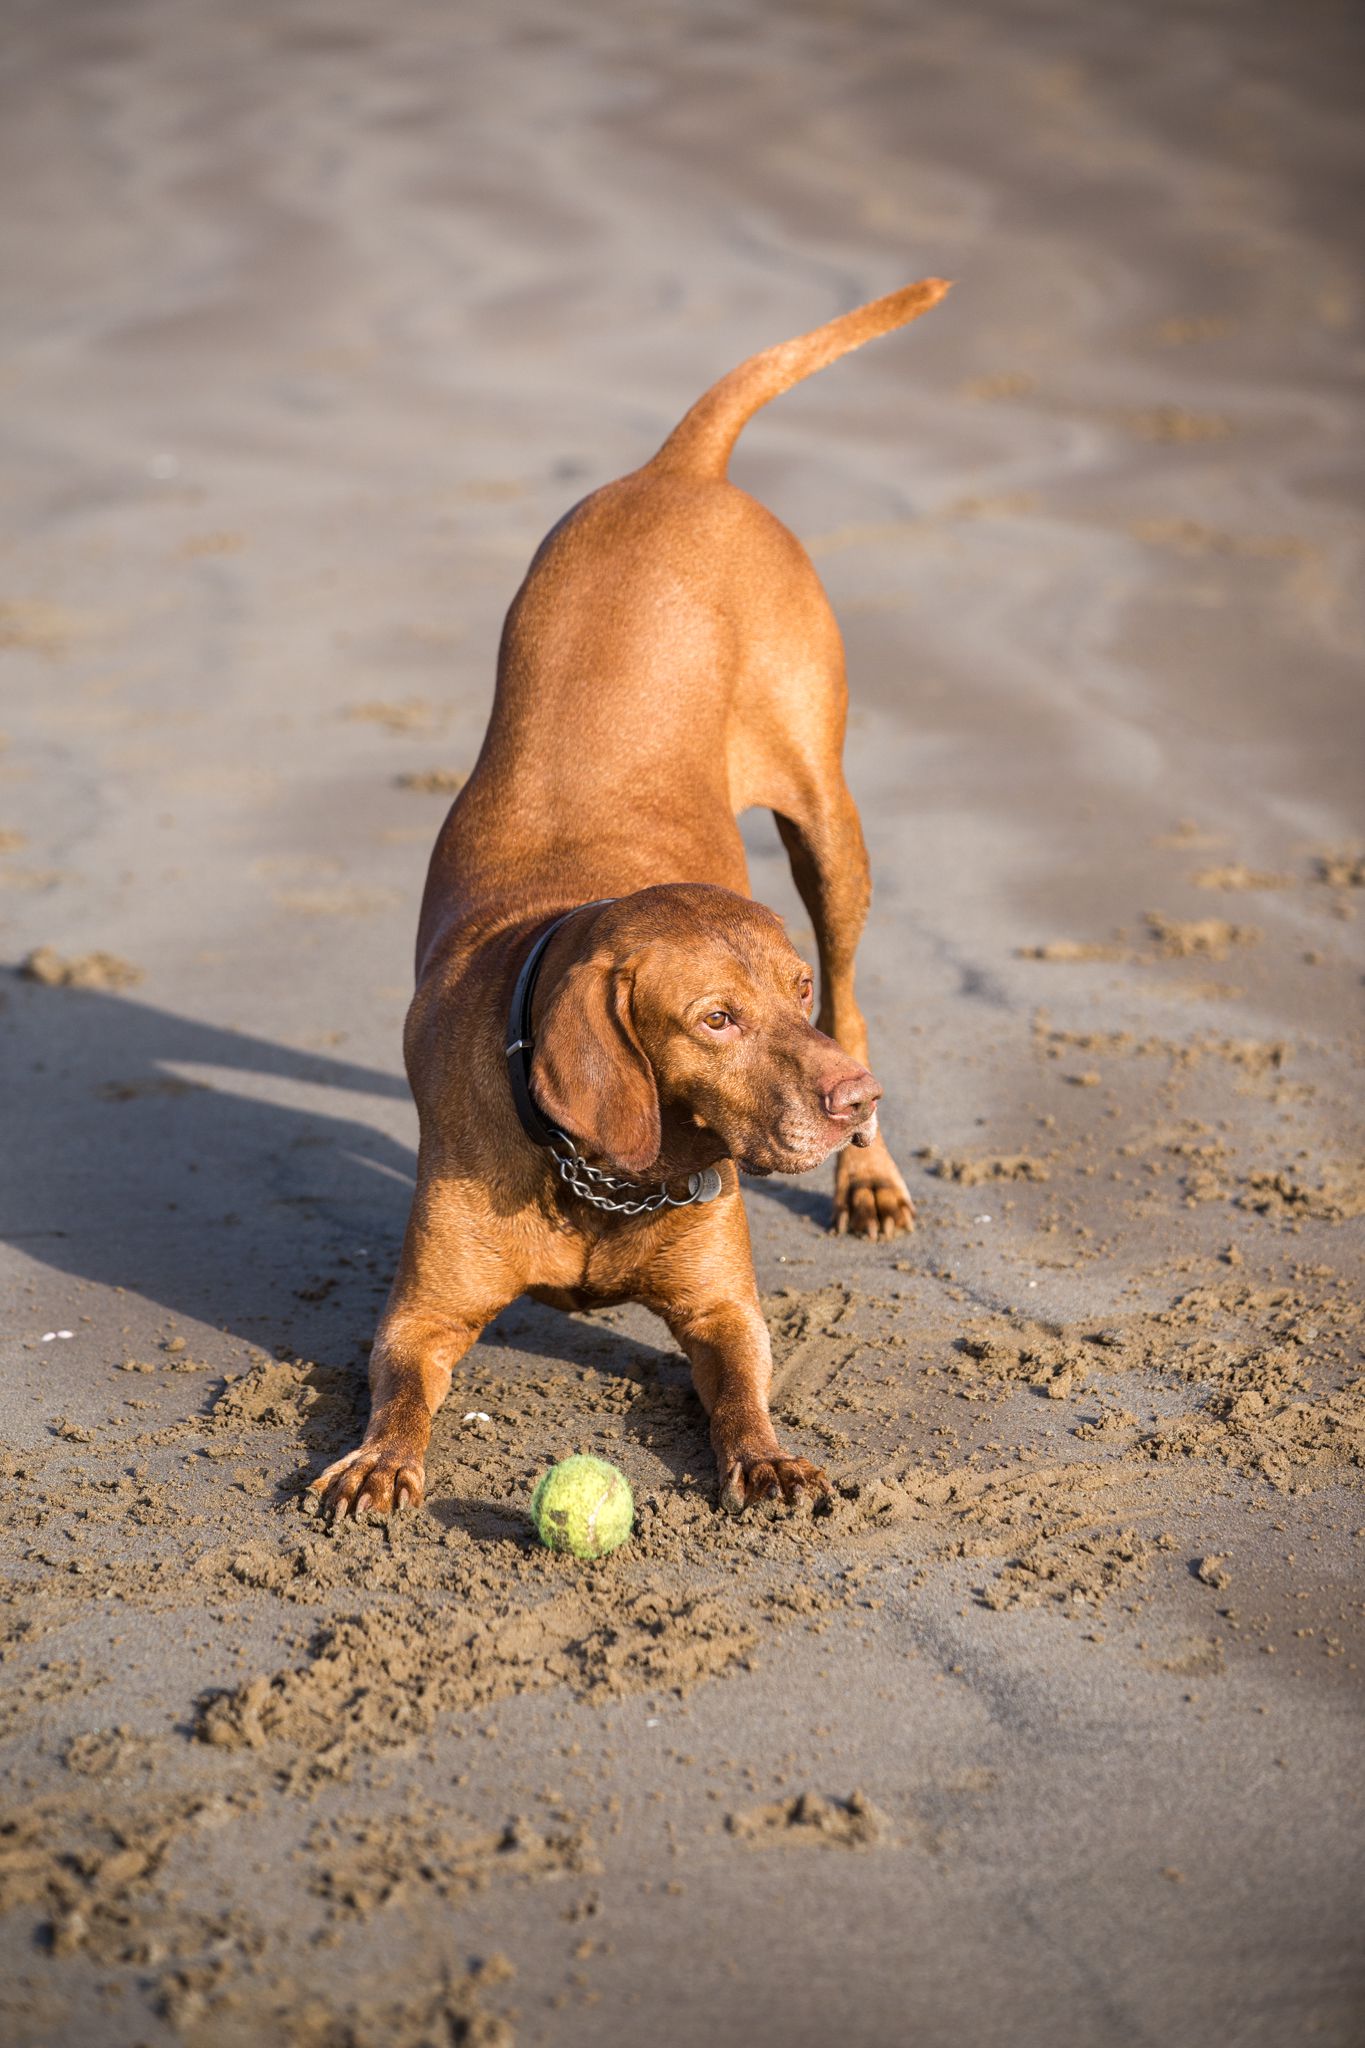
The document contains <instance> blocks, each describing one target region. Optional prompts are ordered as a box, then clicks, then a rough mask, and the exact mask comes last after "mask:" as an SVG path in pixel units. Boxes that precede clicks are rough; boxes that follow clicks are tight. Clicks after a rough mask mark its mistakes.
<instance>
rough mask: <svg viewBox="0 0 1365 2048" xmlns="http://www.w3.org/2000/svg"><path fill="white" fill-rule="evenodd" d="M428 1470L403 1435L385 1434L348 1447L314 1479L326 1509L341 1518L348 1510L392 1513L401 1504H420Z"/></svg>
mask: <svg viewBox="0 0 1365 2048" xmlns="http://www.w3.org/2000/svg"><path fill="white" fill-rule="evenodd" d="M425 1484H426V1474H425V1472H424V1470H423V1465H422V1459H421V1457H420V1455H419V1454H418V1453H417V1452H415V1451H414V1449H413V1447H412V1446H411V1445H410V1444H407V1443H405V1442H403V1441H402V1439H401V1438H387V1439H385V1438H381V1439H380V1440H379V1441H378V1442H376V1443H372V1444H362V1445H361V1446H360V1449H359V1450H358V1451H348V1452H347V1453H346V1456H345V1457H344V1458H338V1459H337V1461H336V1463H335V1465H329V1466H328V1467H327V1470H326V1471H325V1472H322V1473H320V1474H319V1475H318V1477H317V1478H316V1479H315V1480H313V1482H312V1484H311V1485H310V1487H309V1489H308V1490H309V1492H310V1493H316V1494H319V1495H320V1496H321V1498H322V1504H323V1509H324V1511H325V1512H326V1513H327V1514H330V1515H334V1516H335V1517H336V1518H337V1520H338V1521H339V1520H340V1519H341V1518H342V1516H344V1515H346V1514H348V1513H349V1514H352V1515H360V1514H363V1513H364V1512H365V1510H366V1509H367V1508H368V1509H370V1510H371V1511H372V1512H373V1513H374V1514H377V1515H387V1514H391V1513H392V1512H394V1511H395V1510H396V1509H398V1508H403V1507H414V1508H415V1507H420V1506H421V1504H422V1492H423V1488H424V1486H425Z"/></svg>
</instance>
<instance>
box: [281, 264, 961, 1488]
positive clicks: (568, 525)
mask: <svg viewBox="0 0 1365 2048" xmlns="http://www.w3.org/2000/svg"><path fill="white" fill-rule="evenodd" d="M947 289H948V287H947V285H946V284H944V283H943V282H941V281H940V280H938V279H933V278H931V279H926V280H925V281H924V282H922V283H920V284H914V285H910V286H908V287H907V288H906V289H905V290H903V291H899V292H893V293H892V294H891V295H890V296H889V297H887V298H884V299H878V300H877V301H876V302H875V303H874V304H872V305H869V306H864V307H862V308H861V309H860V310H859V311H858V312H855V313H849V314H847V315H846V316H845V317H844V318H843V319H841V320H835V321H832V322H831V323H830V324H829V325H828V326H827V327H821V328H818V329H817V330H816V331H815V332H814V333H813V334H808V335H805V336H802V337H801V338H800V339H798V340H796V341H789V342H785V343H783V344H782V345H781V346H780V347H778V348H773V349H769V350H768V351H767V352H766V353H765V354H763V355H759V356H755V357H753V358H752V359H751V360H750V361H749V362H746V363H742V364H741V365H740V367H739V368H738V369H737V370H732V371H731V373H730V375H729V376H728V377H725V378H722V380H721V382H720V383H719V384H717V385H715V386H714V388H713V389H712V390H710V391H709V392H707V394H706V396H705V397H704V398H702V399H701V400H700V401H699V403H698V404H697V405H695V406H694V407H693V408H692V410H691V412H689V413H688V415H687V417H686V418H685V419H684V420H683V421H682V423H681V425H680V426H679V427H677V428H676V429H675V431H674V432H673V433H672V434H671V435H670V437H669V439H668V440H667V441H666V442H665V443H664V445H663V447H662V448H661V449H660V450H659V452H658V454H657V455H656V456H655V457H654V459H653V461H652V462H648V463H646V464H645V466H644V468H643V469H639V470H636V471H635V473H634V474H633V475H631V476H627V477H623V478H622V479H621V481H620V482H618V483H614V484H609V485H607V486H606V488H605V489H603V490H600V491H596V492H594V494H593V495H592V496H591V497H590V498H587V499H585V500H584V502H583V503H582V504H581V505H579V506H577V507H576V508H575V509H574V510H573V511H572V512H570V513H569V514H568V516H567V517H566V518H565V519H563V520H561V522H560V524H559V525H558V526H557V527H555V529H554V530H553V532H552V533H551V534H550V535H549V537H548V539H546V540H545V541H544V543H543V544H542V546H541V548H540V550H539V552H538V553H537V555H536V558H535V560H534V561H533V563H532V564H531V568H530V572H529V573H528V575H527V578H526V581H525V582H524V583H523V585H522V587H521V589H520V591H519V592H518V593H517V597H516V599H515V601H514V603H513V605H512V608H511V611H510V612H509V613H508V616H507V623H506V626H505V628H504V631H503V639H502V648H501V653H500V656H499V662H498V682H497V693H496V696H495V699H494V704H493V714H492V718H491V720H490V722H489V727H488V733H487V736H486V738H485V740H484V744H483V751H482V752H481V754H480V756H479V760H478V763H477V766H476V767H475V769H474V772H473V774H472V775H471V777H470V779H469V782H468V783H467V784H466V786H465V788H464V789H463V790H462V791H461V792H460V795H459V797H458V798H457V799H456V802H455V804H454V805H453V806H452V808H451V811H450V815H449V817H448V818H447V819H446V822H445V825H444V827H443V829H442V831H441V835H440V838H439V839H438V841H437V843H436V849H435V852H434V853H433V855H432V861H431V870H430V874H429V876H428V880H427V888H426V897H425V900H424V902H423V905H422V917H421V924H420V927H419V931H418V940H417V993H416V996H415V998H414V1000H413V1004H412V1008H411V1010H410V1011H409V1014H408V1023H407V1031H406V1037H405V1050H406V1056H407V1067H408V1075H409V1078H410V1080H411V1083H412V1092H413V1094H414V1096H415V1097H416V1101H417V1108H418V1112H419V1115H420V1119H421V1143H420V1149H419V1152H418V1161H417V1188H416V1193H415V1196H414V1199H413V1204H412V1215H411V1218H410V1221H409V1223H408V1230H407V1237H406V1239H405V1241H404V1245H403V1251H402V1257H401V1260H400V1263H399V1268H398V1277H397V1279H396V1280H395V1282H394V1286H393V1291H392V1294H391V1296H390V1298H389V1303H388V1307H387V1308H386V1310H385V1312H384V1317H383V1321H382V1322H381V1324H380V1326H379V1331H378V1335H377V1337H376V1339H375V1345H374V1351H373V1354H372V1358H371V1363H370V1392H371V1412H370V1421H369V1427H368V1428H367V1430H366V1432H365V1440H364V1442H363V1443H362V1444H361V1446H360V1448H359V1449H358V1450H355V1451H352V1452H350V1453H349V1455H348V1456H346V1457H344V1458H342V1459H340V1460H339V1461H338V1463H336V1464H335V1465H332V1466H330V1467H329V1468H328V1470H327V1471H326V1472H324V1473H323V1474H322V1476H321V1478H319V1479H317V1480H315V1481H314V1482H313V1484H314V1488H315V1490H317V1491H319V1492H321V1493H323V1494H324V1495H325V1496H326V1500H327V1503H328V1505H329V1506H330V1507H331V1508H332V1509H333V1510H334V1511H335V1512H337V1513H340V1514H344V1513H345V1512H346V1510H347V1509H348V1508H351V1509H354V1510H355V1511H356V1512H357V1513H358V1512H359V1511H360V1510H361V1509H362V1508H366V1507H368V1508H373V1509H376V1510H379V1511H381V1512H387V1511H388V1510H389V1509H390V1508H395V1507H401V1506H402V1505H403V1504H404V1503H405V1502H413V1503H416V1502H418V1501H420V1500H421V1498H422V1487H423V1460H424V1458H425V1455H426V1449H427V1443H428V1439H429V1437H430V1434H431V1418H432V1416H433V1415H434V1414H435V1412H436V1410H437V1409H438V1408H439V1407H440V1405H441V1402H442V1401H443V1400H444V1398H445V1395H446V1392H447V1390H448V1388H449V1386H450V1376H451V1370H452V1368H453V1367H454V1366H455V1364H456V1363H457V1362H458V1360H459V1359H460V1358H461V1357H462V1356H463V1355H464V1353H465V1352H466V1351H467V1350H468V1349H469V1347H470V1345H471V1344H473V1342H474V1341H475V1339H476V1338H477V1337H478V1335H479V1332H480V1331H481V1330H482V1329H483V1328H484V1326H485V1325H486V1324H487V1323H488V1322H489V1321H490V1320H491V1319H492V1318H493V1317H494V1316H495V1315H497V1313H498V1311H499V1310H500V1309H502V1308H504V1307H505V1306H506V1305H507V1303H508V1302H510V1301H512V1300H514V1299H515V1298H516V1297H517V1296H518V1295H519V1294H525V1293H529V1294H532V1295H534V1296H535V1297H536V1299H537V1300H541V1301H548V1302H551V1303H554V1304H555V1305H557V1306H559V1307H563V1308H569V1309H576V1308H584V1307H587V1306H589V1305H590V1304H605V1303H608V1302H617V1301H625V1300H632V1301H642V1302H644V1303H645V1304H646V1306H647V1307H649V1308H651V1309H653V1310H654V1311H655V1313H656V1314H658V1315H660V1316H662V1317H663V1319H664V1321H665V1322H666V1323H667V1325H668V1327H669V1329H670V1330H671V1331H672V1333H673V1335H674V1337H675V1338H676V1340H677V1342H678V1343H679V1344H680V1345H681V1347H682V1348H683V1350H684V1351H685V1352H686V1353H687V1356H688V1357H689V1359H690V1360H691V1362H692V1376H693V1381H694V1383H695V1385H696V1389H697V1392H698V1394H699V1395H700V1396H701V1399H702V1402H703V1404H704V1406H705V1408H706V1410H707V1413H708V1414H709V1416H710V1418H711V1441H712V1443H713V1445H714V1447H715V1453H716V1462H717V1465H718V1467H719V1472H720V1491H721V1500H722V1502H723V1504H724V1505H725V1506H726V1507H727V1508H729V1509H730V1510H731V1511H732V1512H735V1513H738V1512H740V1511H741V1510H742V1509H743V1508H744V1507H745V1506H746V1505H747V1504H748V1503H749V1502H751V1501H754V1500H758V1499H761V1498H763V1497H765V1496H770V1495H776V1494H780V1495H781V1497H782V1499H783V1500H786V1501H791V1500H794V1499H796V1498H798V1497H799V1496H801V1495H802V1494H803V1493H804V1494H811V1493H815V1492H819V1491H821V1490H823V1489H824V1487H825V1479H824V1475H823V1473H821V1472H819V1471H817V1470H816V1468H815V1467H814V1466H812V1465H811V1464H809V1463H808V1462H807V1461H806V1460H805V1459H804V1458H793V1457H787V1456H786V1455H785V1454H784V1453H783V1451H782V1450H781V1448H780V1446H779V1444H778V1441H777V1438H776V1436H775V1435H774V1433H773V1427H772V1422H771V1419H770V1417H769V1414H768V1385H769V1380H770V1376H771V1361H770V1356H769V1347H768V1333H767V1330H766V1328H765V1327H764V1322H763V1317H762V1314H761V1312H760V1309H759V1304H758V1293H757V1289H756V1287H755V1283H754V1274H753V1264H752V1259H751V1255H750V1250H749V1232H748V1226H747V1223H746V1221H745V1215H744V1209H743V1205H742V1203H741V1201H740V1195H739V1176H738V1172H737V1170H736V1169H737V1167H742V1168H743V1169H744V1171H745V1172H748V1173H801V1172H804V1171H805V1170H806V1169H807V1168H809V1167H812V1166H815V1165H817V1164H818V1163H819V1161H820V1160H822V1159H824V1158H826V1157H827V1156H828V1155H829V1154H830V1153H831V1152H833V1151H836V1150H837V1151H838V1153H839V1158H838V1164H837V1168H836V1177H835V1196H834V1213H835V1221H836V1224H837V1227H838V1228H839V1229H840V1230H851V1231H853V1232H855V1233H857V1234H858V1235H860V1236H866V1237H876V1236H879V1235H880V1236H884V1237H890V1236H893V1235H894V1234H895V1232H896V1231H898V1230H908V1229H909V1228H910V1227H911V1223H912V1210H911V1205H910V1198H909V1195H908V1193H907V1191H906V1187H905V1183H904V1181H903V1180H902V1179H901V1176H900V1174H899V1172H898V1171H897V1169H896V1166H895V1163H894V1161H893V1160H892V1158H891V1155H890V1153H889V1152H888V1150H887V1148H886V1145H885V1143H884V1142H883V1140H882V1138H881V1137H880V1136H879V1134H878V1130H877V1100H878V1097H879V1096H880V1094H881V1090H880V1088H879V1087H878V1086H877V1083H876V1082H875V1081H874V1080H873V1078H872V1076H871V1074H870V1073H869V1072H868V1071H867V1066H866V1061H867V1028H866V1026H865V1024H864V1022H863V1018H862V1014H861V1012H860V1011H859V1009H858V1005H857V1002H856V1001H855V999H854V993H853V955H854V950H855V948H856V946H857V943H858V939H859V936H860V934H861V932H862V928H863V923H864V919H865V918H866V915H867V905H868V898H869V881H868V868H867V855H866V852H865V849H864V846H863V838H862V831H861V828H860V826H859V823H858V813H857V811H856V810H855V809H854V805H853V799H852V797H851V796H850V795H849V793H848V789H847V787H846V785H845V782H844V777H843V769H842V766H841V753H842V747H843V734H844V718H845V709H846V703H847V690H846V686H845V681H844V661H843V648H842V645H841V642H840V638H839V629H838V627H837V625H836V624H835V621H834V615H833V613H832V612H831V611H830V608H829V604H828V601H827V600H826V598H825V594H824V592H823V590H822V589H821V587H820V583H819V579H818V578H817V576H816V574H815V571H814V569H813V568H812V566H811V564H810V561H809V559H808V557H807V556H806V554H805V552H804V551H803V549H802V548H801V546H800V545H799V543H798V542H797V541H796V540H794V539H793V537H792V535H791V534H789V533H788V532H787V531H786V529H785V528H784V527H782V526H780V525H779V524H778V522H777V520H776V519H774V518H773V516H772V514H771V513H769V512H767V511H765V510H764V508H763V507H762V506H761V505H759V504H757V503H755V501H754V500H753V499H752V498H750V497H748V496H746V495H745V493H744V492H743V491H740V490H737V489H736V488H735V487H734V485H732V484H730V483H729V482H727V480H726V473H725V472H726V463H727V460H728V457H729V454H730V451H731V449H732V448H733V446H734V444H735V441H736V439H737V437H738V435H739V432H740V429H741V428H742V427H743V425H744V423H745V421H746V420H747V419H748V418H749V416H750V415H751V414H752V413H753V412H754V411H755V410H756V409H757V408H758V407H759V406H761V405H765V404H766V403H767V402H768V400H769V399H771V398H775V397H776V396H777V395H778V394H779V393H780V392H782V391H785V390H787V389H788V387H789V386H791V385H792V384H795V383H797V382H798V381H799V380H800V379H801V378H803V377H806V376H809V375H810V374H811V372H812V371H814V370H818V369H821V368H822V367H823V366H824V365H825V364H826V363H831V362H833V361H834V360H835V359H836V357H838V356H841V355H843V354H844V353H845V352H846V351H847V350H848V349H851V348H856V347H857V346H858V345H859V344H860V343H861V342H864V341H869V340H871V339H872V337H873V336H874V335H878V334H884V333H886V332H887V331H888V330H889V329H891V328H893V327H900V326H902V325H903V324H904V323H905V322H906V321H908V320H913V319H914V318H915V317H916V316H917V315H918V314H920V313H922V312H925V311H927V310H928V308H929V307H931V306H933V305H935V304H936V303H937V302H938V300H939V299H940V298H941V297H942V296H943V294H944V292H945V291H946V290H947ZM754 804H759V805H766V806H767V807H768V808H769V809H771V810H772V811H773V812H774V813H775V815H776V818H777V824H778V828H779V830H780V832H781V835H782V839H783V842H784V844H785V846H786V848H787V852H788V854H789V856H790V859H791V864H792V873H793V875H794V877H795V879H796V884H797V887H798V889H799V890H800V892H801V896H802V898H803V900H804V902H805V904H806V906H807V908H808V910H809V911H810V915H811V921H812V924H813V925H814V928H815V935H816V943H817V945H818V947H819V953H820V1013H819V1028H818V1029H817V1028H816V1026H815V1025H813V1024H812V1023H811V1022H810V1009H811V1002H812V995H813V984H812V979H811V970H810V968H809V967H808V966H806V964H805V963H804V962H803V961H802V960H800V959H799V958H798V956H797V955H796V953H795V952H793V950H792V948H791V946H790V944H789V943H788V940H787V937H786V934H785V932H784V931H783V928H782V925H781V922H780V921H779V919H778V918H777V917H776V916H775V915H774V914H773V912H772V911H770V910H765V909H763V908H762V907H761V906H760V905H758V904H756V903H754V902H752V901H751V900H750V897H749V893H748V875H747V872H746V868H745V860H744V849H743V844H742V842H741V839H740V834H739V829H738V826H737V825H736V822H735V819H736V814H737V813H738V812H740V811H743V810H746V809H748V808H749V806H750V805H754ZM587 899H593V900H591V901H589V900H587ZM842 1148H850V1149H842ZM852 1148H857V1149H856V1150H855V1149H852Z"/></svg>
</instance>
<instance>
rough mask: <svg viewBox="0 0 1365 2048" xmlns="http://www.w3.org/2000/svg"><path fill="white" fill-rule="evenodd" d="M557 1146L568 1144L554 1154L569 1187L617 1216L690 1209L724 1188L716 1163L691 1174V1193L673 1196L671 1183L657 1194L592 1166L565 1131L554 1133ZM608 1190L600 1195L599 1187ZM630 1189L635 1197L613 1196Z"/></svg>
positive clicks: (560, 1173)
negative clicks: (645, 1192)
mask: <svg viewBox="0 0 1365 2048" xmlns="http://www.w3.org/2000/svg"><path fill="white" fill-rule="evenodd" d="M552 1136H553V1138H554V1141H555V1143H556V1144H557V1145H564V1146H566V1147H567V1148H568V1149H567V1152H558V1151H556V1152H555V1153H554V1155H553V1156H554V1161H555V1164H556V1166H557V1167H558V1168H559V1177H560V1179H561V1180H562V1181H563V1182H564V1183H565V1185H566V1186H567V1187H570V1188H572V1189H573V1191H574V1193H575V1194H576V1195H578V1196H580V1197H581V1199H582V1200H583V1201H585V1202H591V1203H592V1205H593V1207H594V1208H595V1209H608V1210H610V1211H611V1213H612V1214H613V1215H616V1216H651V1215H653V1213H654V1211H655V1210H656V1209H687V1208H690V1207H691V1205H692V1203H693V1202H713V1201H714V1200H715V1198H716V1196H717V1195H718V1194H719V1193H720V1190H721V1178H720V1175H719V1173H717V1171H716V1169H715V1167H714V1166H706V1167H703V1168H702V1170H701V1172H700V1173H689V1174H688V1176H687V1193H686V1194H685V1195H670V1194H669V1192H668V1187H667V1184H666V1183H664V1184H662V1185H660V1187H659V1188H658V1189H656V1191H655V1192H654V1193H653V1194H648V1195H647V1194H642V1193H641V1191H640V1184H639V1182H638V1181H633V1180H618V1179H617V1178H616V1177H615V1175H614V1174H610V1173H605V1172H603V1170H602V1168H601V1167H600V1166H589V1164H588V1162H587V1160H586V1159H584V1158H583V1156H582V1154H581V1153H579V1152H575V1150H574V1145H573V1139H572V1138H570V1137H569V1136H568V1134H567V1133H566V1132H564V1131H555V1132H553V1133H552ZM599 1188H601V1189H605V1190H608V1192H606V1193H602V1194H599V1193H598V1189H599ZM626 1191H629V1193H630V1194H632V1195H634V1196H635V1197H636V1199H635V1200H633V1201H631V1200H621V1201H616V1200H613V1196H616V1195H623V1194H625V1193H626Z"/></svg>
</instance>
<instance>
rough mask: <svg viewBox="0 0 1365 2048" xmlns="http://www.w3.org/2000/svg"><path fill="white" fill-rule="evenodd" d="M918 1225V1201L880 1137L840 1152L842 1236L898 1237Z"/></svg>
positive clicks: (837, 1209)
mask: <svg viewBox="0 0 1365 2048" xmlns="http://www.w3.org/2000/svg"><path fill="white" fill-rule="evenodd" d="M914 1227H915V1205H914V1203H913V1202H912V1201H911V1199H910V1190H909V1189H908V1188H907V1187H906V1185H905V1182H904V1181H903V1180H902V1179H901V1175H900V1169H899V1168H898V1167H897V1165H896V1162H895V1160H894V1159H893V1158H892V1157H891V1154H890V1153H889V1152H888V1151H887V1149H886V1147H885V1145H884V1144H882V1142H881V1140H880V1139H878V1141H877V1143H876V1144H875V1145H871V1146H869V1147H868V1149H867V1151H866V1152H864V1153H855V1154H853V1155H852V1156H850V1154H849V1153H847V1152H841V1153H840V1155H839V1163H838V1167H837V1169H836V1172H835V1180H834V1228H835V1229H836V1230H837V1231H838V1233H839V1235H840V1236H841V1237H844V1236H849V1237H896V1236H899V1234H900V1233H901V1232H902V1231H910V1230H913V1229H914Z"/></svg>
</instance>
